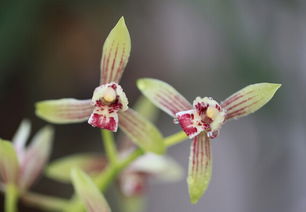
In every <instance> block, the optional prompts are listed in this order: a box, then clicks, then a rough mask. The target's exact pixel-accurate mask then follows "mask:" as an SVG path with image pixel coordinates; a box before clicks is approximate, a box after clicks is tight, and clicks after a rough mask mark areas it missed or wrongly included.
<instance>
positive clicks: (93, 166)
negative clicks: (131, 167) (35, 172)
mask: <svg viewBox="0 0 306 212" xmlns="http://www.w3.org/2000/svg"><path fill="white" fill-rule="evenodd" d="M105 167H106V159H105V158H104V157H102V155H98V154H90V153H87V154H86V153H83V154H75V155H71V156H67V157H64V158H60V159H57V160H55V161H54V162H52V163H51V164H50V165H49V166H48V167H47V170H46V175H47V176H48V177H49V178H51V179H54V180H57V181H60V182H63V183H68V182H70V180H71V178H70V173H71V170H72V169H73V168H79V169H81V170H82V171H84V172H86V173H87V174H89V175H90V176H95V175H96V174H98V173H100V172H101V171H102V170H103V169H104V168H105Z"/></svg>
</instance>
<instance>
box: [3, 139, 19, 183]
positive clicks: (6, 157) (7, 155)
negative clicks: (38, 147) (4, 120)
mask: <svg viewBox="0 0 306 212" xmlns="http://www.w3.org/2000/svg"><path fill="white" fill-rule="evenodd" d="M18 170H19V165H18V159H17V155H16V152H15V149H14V146H13V144H12V143H11V142H9V141H5V140H2V139H0V177H1V180H2V182H3V183H5V184H6V183H16V181H17V177H18Z"/></svg>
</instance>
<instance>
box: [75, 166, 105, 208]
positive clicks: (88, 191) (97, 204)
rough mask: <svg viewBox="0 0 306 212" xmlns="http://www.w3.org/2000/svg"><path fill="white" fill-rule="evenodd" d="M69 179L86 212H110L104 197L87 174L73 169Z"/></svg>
mask: <svg viewBox="0 0 306 212" xmlns="http://www.w3.org/2000/svg"><path fill="white" fill-rule="evenodd" d="M71 179H72V182H73V186H74V189H75V190H76V192H77V194H78V196H79V197H80V199H81V200H82V202H83V204H84V205H85V207H86V209H87V211H88V212H110V211H111V209H110V207H109V206H108V204H107V202H106V200H105V198H104V196H103V195H102V193H100V191H99V190H98V188H97V187H96V185H95V184H94V182H93V181H92V180H91V179H90V177H89V176H88V175H87V174H85V173H84V172H83V171H81V170H80V169H77V168H75V169H73V170H72V171H71Z"/></svg>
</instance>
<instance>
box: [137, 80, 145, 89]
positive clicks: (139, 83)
mask: <svg viewBox="0 0 306 212" xmlns="http://www.w3.org/2000/svg"><path fill="white" fill-rule="evenodd" d="M136 84H137V87H138V89H139V90H144V89H145V88H146V78H140V79H138V80H137V82H136Z"/></svg>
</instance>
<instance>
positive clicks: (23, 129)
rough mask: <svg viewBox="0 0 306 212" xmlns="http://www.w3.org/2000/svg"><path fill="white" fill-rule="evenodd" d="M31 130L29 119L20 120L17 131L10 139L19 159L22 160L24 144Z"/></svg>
mask: <svg viewBox="0 0 306 212" xmlns="http://www.w3.org/2000/svg"><path fill="white" fill-rule="evenodd" d="M30 132H31V123H30V121H29V120H26V119H25V120H22V122H21V124H20V125H19V127H18V130H17V132H16V133H15V135H14V138H13V139H12V142H13V144H14V147H15V150H16V152H17V156H18V159H19V160H22V158H23V154H24V151H25V144H26V142H27V140H28V138H29V136H30Z"/></svg>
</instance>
